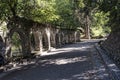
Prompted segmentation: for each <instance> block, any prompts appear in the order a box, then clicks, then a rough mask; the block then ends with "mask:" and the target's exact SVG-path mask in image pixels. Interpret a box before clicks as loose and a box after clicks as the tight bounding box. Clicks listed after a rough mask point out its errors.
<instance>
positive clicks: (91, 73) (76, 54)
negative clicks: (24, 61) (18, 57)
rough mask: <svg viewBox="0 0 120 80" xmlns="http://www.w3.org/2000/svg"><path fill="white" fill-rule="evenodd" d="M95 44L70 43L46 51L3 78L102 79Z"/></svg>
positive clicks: (47, 79) (50, 79) (36, 79)
mask: <svg viewBox="0 0 120 80" xmlns="http://www.w3.org/2000/svg"><path fill="white" fill-rule="evenodd" d="M93 44H94V43H89V42H85V43H76V44H69V45H66V46H64V47H62V48H59V49H56V50H53V51H51V52H49V53H44V54H42V56H41V57H40V58H39V59H38V60H37V62H36V63H35V64H33V65H31V66H26V67H25V68H23V69H20V70H19V71H16V72H14V73H12V74H9V75H7V76H6V77H4V78H3V79H2V80H8V79H9V80H101V79H99V78H100V77H101V76H99V75H98V72H99V71H98V70H96V69H95V68H94V66H95V65H94V61H93V60H94V59H93V58H92V57H91V56H92V55H91V49H92V48H93ZM100 66H101V65H100ZM100 71H102V69H101V70H100ZM104 76H106V75H105V74H103V75H102V77H104ZM102 80H103V79H102Z"/></svg>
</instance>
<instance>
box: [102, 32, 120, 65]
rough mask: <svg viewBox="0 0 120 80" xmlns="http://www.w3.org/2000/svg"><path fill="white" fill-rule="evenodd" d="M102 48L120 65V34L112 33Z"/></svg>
mask: <svg viewBox="0 0 120 80" xmlns="http://www.w3.org/2000/svg"><path fill="white" fill-rule="evenodd" d="M102 47H103V48H104V49H105V50H106V51H107V52H108V55H109V56H110V57H111V58H112V59H114V60H115V61H116V62H117V64H120V32H118V31H116V32H112V33H111V34H110V35H109V36H108V38H107V40H106V41H104V42H103V43H102Z"/></svg>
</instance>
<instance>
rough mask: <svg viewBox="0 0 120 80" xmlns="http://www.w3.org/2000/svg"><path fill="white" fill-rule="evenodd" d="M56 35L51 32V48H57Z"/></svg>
mask: <svg viewBox="0 0 120 80" xmlns="http://www.w3.org/2000/svg"><path fill="white" fill-rule="evenodd" d="M55 35H56V34H55V33H54V32H53V31H52V30H51V31H50V42H51V47H54V48H55V47H56V42H55Z"/></svg>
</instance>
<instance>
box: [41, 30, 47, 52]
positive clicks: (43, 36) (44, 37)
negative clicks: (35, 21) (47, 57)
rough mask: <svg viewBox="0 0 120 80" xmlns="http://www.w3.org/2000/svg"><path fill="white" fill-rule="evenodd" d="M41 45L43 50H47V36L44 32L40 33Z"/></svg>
mask: <svg viewBox="0 0 120 80" xmlns="http://www.w3.org/2000/svg"><path fill="white" fill-rule="evenodd" d="M42 46H43V49H44V50H48V36H47V34H46V32H43V33H42Z"/></svg>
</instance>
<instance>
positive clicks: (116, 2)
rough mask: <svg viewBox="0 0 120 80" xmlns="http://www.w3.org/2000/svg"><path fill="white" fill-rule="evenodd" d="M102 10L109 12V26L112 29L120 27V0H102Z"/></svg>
mask: <svg viewBox="0 0 120 80" xmlns="http://www.w3.org/2000/svg"><path fill="white" fill-rule="evenodd" d="M99 3H100V7H99V8H100V10H101V11H104V12H106V13H107V12H109V14H110V15H109V18H110V19H109V22H108V24H109V26H110V27H111V28H112V31H116V30H119V29H120V0H101V2H99Z"/></svg>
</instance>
